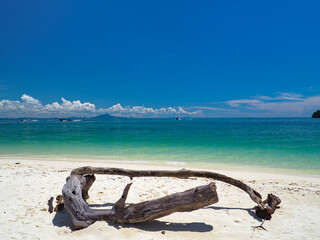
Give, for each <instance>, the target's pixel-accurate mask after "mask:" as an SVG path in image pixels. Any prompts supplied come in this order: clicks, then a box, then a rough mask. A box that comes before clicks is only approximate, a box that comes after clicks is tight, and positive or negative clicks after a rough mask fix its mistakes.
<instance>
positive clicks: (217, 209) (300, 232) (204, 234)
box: [0, 158, 320, 240]
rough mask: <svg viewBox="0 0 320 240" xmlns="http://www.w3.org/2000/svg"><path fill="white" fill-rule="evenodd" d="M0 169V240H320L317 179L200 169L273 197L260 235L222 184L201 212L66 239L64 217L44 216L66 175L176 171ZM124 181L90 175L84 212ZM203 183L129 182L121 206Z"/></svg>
mask: <svg viewBox="0 0 320 240" xmlns="http://www.w3.org/2000/svg"><path fill="white" fill-rule="evenodd" d="M0 163H1V165H0V167H1V173H0V189H1V194H0V239H113V240H114V239H202V240H205V239H250V238H251V239H320V217H319V216H320V176H319V175H307V174H293V173H290V174H289V173H280V172H277V173H274V172H273V171H265V172H263V171H259V172H258V171H252V170H250V171H244V170H240V171H239V170H235V169H229V170H224V169H205V170H211V171H215V172H219V173H222V174H226V175H228V176H230V177H233V178H237V179H240V180H242V181H244V182H245V183H247V184H249V185H250V186H252V187H253V188H254V189H256V190H257V191H258V192H260V193H261V194H262V195H263V197H264V198H266V196H267V194H268V193H274V194H276V195H277V196H279V197H280V198H281V200H282V203H281V205H280V206H281V208H280V209H278V210H277V211H276V213H275V214H274V215H273V217H272V219H271V221H266V222H265V223H264V227H265V228H266V229H267V231H264V230H259V229H256V230H255V231H253V229H252V226H257V225H260V223H261V220H259V219H257V218H256V217H255V214H254V212H253V210H252V208H253V207H254V205H255V204H254V203H253V202H252V201H251V199H250V198H249V196H248V195H247V194H246V193H245V192H243V191H241V190H239V189H237V188H235V187H233V186H230V185H228V184H225V183H221V182H216V184H217V191H218V195H219V202H218V203H216V204H214V205H211V206H209V207H206V208H203V209H199V210H196V211H193V212H184V213H174V214H172V215H169V216H167V217H163V218H160V219H158V220H155V221H152V222H148V223H140V224H132V225H115V224H108V223H106V222H96V223H94V224H93V225H91V226H90V227H88V228H86V229H82V230H78V231H72V230H71V227H70V226H71V222H70V220H69V217H68V215H67V213H66V212H65V211H62V212H57V213H55V212H54V213H51V214H50V213H48V211H47V210H48V206H47V202H48V199H49V198H50V197H51V196H54V197H56V196H57V195H59V194H61V189H62V187H63V185H64V183H65V179H66V177H67V176H68V175H69V173H70V171H71V170H72V169H74V168H76V167H80V166H86V165H90V166H100V167H123V168H130V169H168V170H178V169H180V168H181V166H171V165H170V166H157V165H148V164H141V163H126V162H111V161H98V160H86V161H83V160H82V161H75V160H70V159H50V160H48V159H18V158H15V159H14V158H1V159H0ZM188 168H189V167H188ZM192 169H194V170H197V168H192ZM200 170H201V168H200ZM202 170H203V169H202ZM129 181H130V180H129V178H127V177H121V176H102V175H97V180H96V182H95V183H94V185H93V186H92V188H91V190H90V192H89V194H90V196H91V197H90V199H89V200H88V202H89V204H91V205H92V206H95V207H105V208H110V207H111V206H112V203H114V202H115V201H117V200H118V199H119V197H120V196H121V193H122V190H123V188H124V187H125V185H126V184H127V183H129ZM209 182H210V181H209V180H206V179H172V178H136V179H134V180H133V185H132V187H131V190H130V192H129V196H128V199H127V202H128V203H137V202H141V201H145V200H151V199H154V198H158V197H162V196H165V195H167V194H171V193H174V192H178V191H184V190H187V189H189V188H193V187H195V186H198V185H203V184H207V183H209Z"/></svg>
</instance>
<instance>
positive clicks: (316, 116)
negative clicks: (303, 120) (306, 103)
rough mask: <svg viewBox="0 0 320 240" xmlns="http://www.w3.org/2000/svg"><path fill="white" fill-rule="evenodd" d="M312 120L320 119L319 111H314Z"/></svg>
mask: <svg viewBox="0 0 320 240" xmlns="http://www.w3.org/2000/svg"><path fill="white" fill-rule="evenodd" d="M312 118H320V110H317V111H315V112H314V113H313V114H312Z"/></svg>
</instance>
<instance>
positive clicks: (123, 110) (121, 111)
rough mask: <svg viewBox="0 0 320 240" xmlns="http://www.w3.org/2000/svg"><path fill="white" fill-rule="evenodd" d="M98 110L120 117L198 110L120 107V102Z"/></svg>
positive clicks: (171, 113) (150, 115) (165, 114)
mask: <svg viewBox="0 0 320 240" xmlns="http://www.w3.org/2000/svg"><path fill="white" fill-rule="evenodd" d="M98 111H100V112H104V113H109V114H111V115H114V116H122V117H160V116H169V115H178V116H181V115H196V114H198V113H200V112H199V111H194V112H189V111H186V110H184V109H183V108H181V107H177V108H173V107H167V108H149V107H144V106H133V107H129V106H126V107H122V106H121V104H120V103H118V104H116V105H113V106H112V107H109V108H106V109H99V110H98Z"/></svg>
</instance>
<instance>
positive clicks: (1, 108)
mask: <svg viewBox="0 0 320 240" xmlns="http://www.w3.org/2000/svg"><path fill="white" fill-rule="evenodd" d="M61 101H62V103H58V102H53V103H50V104H46V105H42V103H41V102H40V101H39V100H37V99H35V98H33V97H31V96H29V95H26V94H23V95H22V97H21V101H11V100H2V101H0V117H70V116H75V117H90V116H96V115H99V114H102V113H109V114H110V115H114V116H122V117H162V116H191V115H196V114H198V113H199V111H194V112H189V111H186V110H184V109H183V108H181V107H177V108H173V107H167V108H150V107H144V106H133V107H129V106H125V107H122V106H121V104H120V103H118V104H116V105H113V106H111V107H109V108H100V109H96V107H95V105H94V104H93V103H90V102H85V103H81V102H80V101H79V100H75V101H72V102H71V101H68V100H66V99H65V98H63V97H62V98H61Z"/></svg>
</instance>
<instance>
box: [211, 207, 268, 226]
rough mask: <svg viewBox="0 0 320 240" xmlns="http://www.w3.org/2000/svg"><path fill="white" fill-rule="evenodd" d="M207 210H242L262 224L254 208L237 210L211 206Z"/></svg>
mask: <svg viewBox="0 0 320 240" xmlns="http://www.w3.org/2000/svg"><path fill="white" fill-rule="evenodd" d="M206 208H209V209H213V210H242V211H246V212H247V213H248V214H249V215H250V216H251V217H253V218H254V219H255V220H257V221H259V222H262V219H261V218H259V217H257V215H256V213H255V212H254V209H253V208H236V207H235V208H233V207H215V206H210V207H206Z"/></svg>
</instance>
